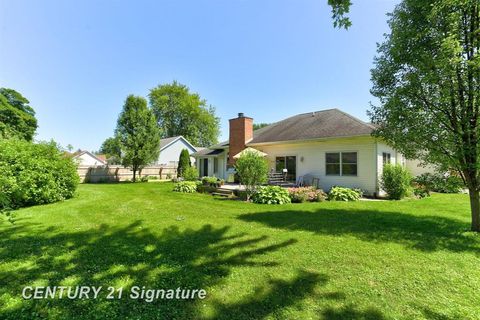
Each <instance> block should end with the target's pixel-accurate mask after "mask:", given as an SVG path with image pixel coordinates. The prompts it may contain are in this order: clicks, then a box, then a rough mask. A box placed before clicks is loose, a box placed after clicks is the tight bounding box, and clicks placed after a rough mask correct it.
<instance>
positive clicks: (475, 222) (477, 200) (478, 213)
mask: <svg viewBox="0 0 480 320" xmlns="http://www.w3.org/2000/svg"><path fill="white" fill-rule="evenodd" d="M469 194H470V208H471V210H472V231H475V232H480V196H479V192H478V190H477V189H471V190H469Z"/></svg>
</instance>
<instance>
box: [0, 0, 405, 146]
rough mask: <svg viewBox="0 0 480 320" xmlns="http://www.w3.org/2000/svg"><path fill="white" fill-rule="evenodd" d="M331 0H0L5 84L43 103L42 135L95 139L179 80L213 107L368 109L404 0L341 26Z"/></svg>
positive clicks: (367, 2)
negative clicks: (387, 36)
mask: <svg viewBox="0 0 480 320" xmlns="http://www.w3.org/2000/svg"><path fill="white" fill-rule="evenodd" d="M326 3H327V1H326V0H191V1H178V0H177V1H173V0H171V1H159V0H157V1H143V0H140V1H133V0H132V1H113V0H107V1H93V0H87V1H85V0H83V1H73V0H72V1H63V0H58V1H49V0H44V1H23V0H0V86H2V87H9V88H13V89H16V90H17V91H19V92H21V93H22V94H23V95H24V96H26V97H27V98H28V99H29V100H30V102H31V105H32V107H33V108H34V109H35V110H36V112H37V118H38V121H39V128H38V134H37V137H36V139H38V140H49V139H54V140H55V141H57V142H59V143H60V144H62V145H63V146H66V145H67V144H72V145H73V146H74V147H75V148H76V149H77V148H81V149H87V150H97V149H98V148H99V146H100V144H101V143H102V141H103V140H104V139H105V138H107V137H109V136H111V135H112V134H113V130H114V128H115V124H116V120H117V116H118V114H119V112H120V110H121V108H122V105H123V101H124V99H125V97H126V96H127V95H128V94H136V95H141V96H146V95H147V94H148V91H149V89H150V88H152V87H154V86H156V85H158V84H161V83H166V82H171V81H172V80H177V81H179V82H181V83H184V84H186V85H188V86H189V87H190V88H191V90H192V91H195V92H198V93H199V94H200V95H201V96H202V97H203V98H205V99H207V101H208V102H209V103H210V104H212V105H213V106H215V107H216V109H217V115H218V116H219V117H220V118H221V125H222V128H221V131H222V136H221V137H220V139H222V138H223V139H225V138H228V119H229V118H232V117H235V116H236V114H237V113H238V112H244V113H245V114H246V115H248V116H251V117H253V118H254V121H256V122H273V121H277V120H281V119H283V118H286V117H288V116H291V115H294V114H298V113H302V112H309V111H314V110H322V109H328V108H332V107H338V108H340V109H342V110H344V111H346V112H349V113H351V114H353V115H355V116H357V117H359V118H361V119H363V120H368V118H367V116H366V110H367V109H368V108H369V102H370V101H374V98H373V97H372V96H371V95H370V93H369V89H370V86H371V82H370V69H371V67H372V61H373V57H374V55H375V50H376V43H377V42H379V41H382V39H383V34H384V33H385V32H388V27H387V24H386V19H387V17H386V16H385V15H386V13H387V12H391V11H392V10H393V8H394V6H395V4H396V3H398V1H393V0H391V1H388V0H363V1H355V3H354V4H353V7H352V9H351V14H350V16H351V19H352V22H353V26H352V27H351V28H350V29H349V30H348V31H345V30H339V29H334V28H333V26H332V21H331V18H330V15H331V13H330V8H329V7H328V6H327V5H326Z"/></svg>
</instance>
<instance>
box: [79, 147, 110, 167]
mask: <svg viewBox="0 0 480 320" xmlns="http://www.w3.org/2000/svg"><path fill="white" fill-rule="evenodd" d="M84 154H88V155H89V156H90V157H92V158H94V159H96V160H97V161H99V162H101V163H103V164H107V161H106V160H105V159H104V158H105V155H94V154H93V153H91V152H89V151H87V150H83V151H82V150H78V151H75V152H74V153H72V154H71V155H72V158H74V159H76V158H79V157H80V156H81V155H84Z"/></svg>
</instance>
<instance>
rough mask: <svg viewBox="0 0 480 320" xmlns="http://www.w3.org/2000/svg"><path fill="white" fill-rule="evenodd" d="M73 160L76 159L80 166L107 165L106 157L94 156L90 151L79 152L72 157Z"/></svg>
mask: <svg viewBox="0 0 480 320" xmlns="http://www.w3.org/2000/svg"><path fill="white" fill-rule="evenodd" d="M72 159H75V160H76V161H77V162H78V164H79V165H80V166H88V167H89V166H103V165H106V164H107V161H106V160H105V158H104V156H102V155H94V154H93V153H91V152H89V151H86V150H84V151H81V150H79V151H77V152H75V153H74V154H73V155H72Z"/></svg>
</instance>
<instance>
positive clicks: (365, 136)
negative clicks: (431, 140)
mask: <svg viewBox="0 0 480 320" xmlns="http://www.w3.org/2000/svg"><path fill="white" fill-rule="evenodd" d="M374 129H375V128H374V126H373V125H372V124H369V123H366V122H363V121H361V120H359V119H357V118H355V117H353V116H351V115H349V114H347V113H345V112H343V111H340V110H338V109H329V110H322V111H317V112H309V113H304V114H299V115H296V116H293V117H290V118H287V119H285V120H282V121H279V122H276V123H273V124H271V125H269V126H266V127H264V128H261V129H258V130H255V131H253V119H252V118H249V117H245V116H244V115H243V113H239V114H238V117H237V118H235V119H230V136H229V140H228V141H225V142H222V143H219V144H217V145H214V146H211V147H209V148H208V149H203V150H200V151H198V152H196V153H193V154H192V156H194V157H195V158H196V159H197V168H198V170H199V174H200V176H207V175H210V176H211V175H215V176H217V177H219V178H223V179H227V178H228V175H229V172H231V171H232V169H231V168H232V167H233V165H234V162H235V159H234V156H235V155H237V154H238V153H239V152H241V151H242V150H244V149H245V148H246V147H251V148H255V149H257V150H259V151H262V152H263V153H266V154H267V155H266V158H267V160H268V163H269V167H270V170H271V171H272V172H282V171H283V170H284V169H287V179H288V180H289V181H292V182H296V181H298V178H299V177H300V176H310V177H311V176H313V177H316V178H319V181H320V182H319V186H320V187H321V188H323V189H324V190H329V189H330V188H331V187H332V186H335V185H339V186H345V187H350V188H360V189H362V190H364V192H365V193H367V194H370V195H378V194H379V183H378V181H379V179H380V176H381V173H382V169H383V165H384V164H385V163H392V164H397V163H398V164H402V165H404V166H406V167H407V168H410V167H412V168H417V165H418V162H415V163H412V165H410V160H407V159H405V158H404V157H403V156H402V154H400V153H399V152H397V151H396V150H394V149H393V148H391V147H390V146H388V145H387V144H385V143H384V142H382V141H381V140H379V139H376V138H374V137H372V135H371V133H372V131H373V130H374ZM414 173H415V172H414Z"/></svg>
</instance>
